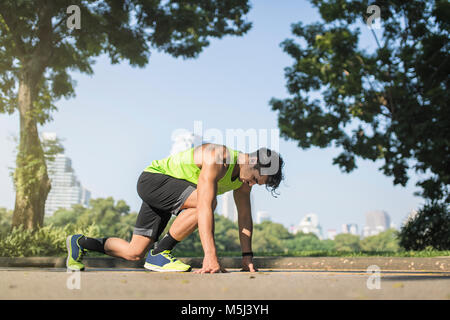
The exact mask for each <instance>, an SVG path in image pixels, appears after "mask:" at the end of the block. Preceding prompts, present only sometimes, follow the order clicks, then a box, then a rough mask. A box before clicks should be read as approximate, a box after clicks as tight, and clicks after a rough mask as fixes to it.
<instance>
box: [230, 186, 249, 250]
mask: <svg viewBox="0 0 450 320" xmlns="http://www.w3.org/2000/svg"><path fill="white" fill-rule="evenodd" d="M250 191H251V187H249V186H248V185H247V184H245V183H244V184H242V186H241V187H240V188H239V189H237V190H234V191H233V197H234V202H235V203H236V208H237V210H238V226H239V240H240V243H241V249H242V252H251V251H252V232H253V219H252V211H251V204H250Z"/></svg>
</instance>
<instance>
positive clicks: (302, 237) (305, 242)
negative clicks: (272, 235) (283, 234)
mask: <svg viewBox="0 0 450 320" xmlns="http://www.w3.org/2000/svg"><path fill="white" fill-rule="evenodd" d="M284 245H285V246H286V248H287V249H289V250H292V251H314V250H324V246H323V244H322V242H321V241H320V240H319V238H318V237H317V236H316V235H315V234H313V233H303V232H297V233H296V234H295V237H294V238H292V239H288V240H286V241H284Z"/></svg>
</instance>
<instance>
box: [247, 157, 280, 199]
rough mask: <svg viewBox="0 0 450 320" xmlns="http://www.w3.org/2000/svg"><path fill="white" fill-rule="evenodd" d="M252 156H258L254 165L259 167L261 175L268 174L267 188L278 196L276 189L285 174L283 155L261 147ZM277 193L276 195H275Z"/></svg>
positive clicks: (256, 167)
mask: <svg viewBox="0 0 450 320" xmlns="http://www.w3.org/2000/svg"><path fill="white" fill-rule="evenodd" d="M250 156H251V157H256V163H255V165H254V166H253V168H254V169H257V170H258V172H259V174H260V175H266V176H268V179H267V183H266V189H267V190H269V188H270V190H269V191H270V192H271V193H272V196H274V197H275V198H276V195H279V193H276V189H277V188H278V187H279V185H280V183H281V180H283V179H284V176H283V166H284V161H283V158H281V156H280V155H279V154H278V153H276V152H275V151H272V150H270V149H267V148H260V149H258V150H256V151H255V152H253V153H251V154H250ZM275 194H276V195H275Z"/></svg>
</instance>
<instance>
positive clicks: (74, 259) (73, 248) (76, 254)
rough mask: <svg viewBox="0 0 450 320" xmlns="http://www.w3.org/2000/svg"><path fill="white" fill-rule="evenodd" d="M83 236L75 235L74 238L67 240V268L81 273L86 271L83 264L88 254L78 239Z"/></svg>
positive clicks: (70, 237)
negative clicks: (84, 257)
mask: <svg viewBox="0 0 450 320" xmlns="http://www.w3.org/2000/svg"><path fill="white" fill-rule="evenodd" d="M82 236H83V235H82V234H75V235H73V236H68V237H67V239H66V245H67V260H66V266H67V268H68V269H70V270H74V271H81V270H84V264H83V263H82V262H81V260H82V259H83V256H84V255H85V253H86V250H84V249H83V248H82V247H81V246H80V245H79V244H78V239H80V238H81V237H82Z"/></svg>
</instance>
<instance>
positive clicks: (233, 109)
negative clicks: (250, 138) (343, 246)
mask: <svg viewBox="0 0 450 320" xmlns="http://www.w3.org/2000/svg"><path fill="white" fill-rule="evenodd" d="M249 20H250V21H252V22H253V28H252V29H251V30H250V31H249V33H248V34H247V35H245V36H244V37H241V38H236V37H226V38H224V39H221V40H211V44H210V46H209V47H208V48H206V49H205V50H204V52H202V53H201V54H200V56H199V58H197V59H195V60H183V59H175V58H172V57H170V56H168V55H166V54H163V53H159V52H157V51H156V50H155V51H153V52H152V55H151V58H150V63H149V64H148V65H147V66H146V67H145V68H143V69H137V68H132V67H130V66H129V65H128V64H127V63H125V62H123V63H121V64H120V65H114V66H113V65H111V64H110V63H109V60H108V59H107V58H106V57H100V58H98V59H97V63H96V64H95V66H94V68H93V69H94V75H93V76H86V75H82V74H76V73H74V74H73V77H74V79H75V80H76V81H77V85H76V97H75V98H73V99H70V100H61V101H58V102H57V103H56V105H57V107H58V111H57V112H55V113H54V115H53V118H54V121H53V122H51V123H49V124H47V125H45V126H44V127H40V131H51V132H56V133H57V134H58V136H59V137H61V138H63V139H64V146H65V149H66V154H67V155H68V156H69V157H70V158H72V163H73V167H74V169H75V172H76V174H77V175H78V177H79V179H80V181H81V182H82V184H83V185H84V186H85V187H87V188H88V189H89V190H91V192H92V195H93V197H106V196H112V197H114V198H115V199H124V200H125V201H126V202H127V203H128V204H129V205H130V206H131V209H132V210H138V209H139V206H140V200H139V197H138V195H137V193H136V181H137V178H138V176H139V174H140V172H141V171H142V169H143V168H144V167H146V166H147V165H148V164H149V163H150V162H151V161H152V160H153V159H159V158H163V157H165V156H167V154H168V153H169V151H170V147H171V135H172V133H173V132H174V131H175V130H177V129H181V128H184V129H188V130H193V125H194V121H202V124H203V130H208V129H218V130H220V131H221V132H223V133H224V134H225V131H226V130H227V129H243V130H247V129H256V130H262V129H266V130H270V129H276V128H277V114H276V113H275V112H273V111H271V109H270V106H269V104H268V102H269V100H270V99H271V98H272V97H276V98H284V97H287V91H286V88H285V83H286V81H285V79H284V70H283V69H284V68H285V67H287V66H290V65H291V64H292V60H291V58H290V57H289V56H288V55H287V54H285V53H284V52H282V50H281V48H280V46H279V44H280V43H281V42H282V41H283V40H284V39H286V38H292V35H291V34H290V24H291V23H294V22H298V21H302V22H303V23H305V24H307V23H311V22H314V21H318V20H319V15H318V13H317V10H316V9H314V8H312V7H311V5H310V4H309V2H306V1H291V0H284V1H269V0H259V1H253V8H252V10H251V12H250V14H249ZM364 29H365V28H362V34H363V38H362V46H364V47H365V48H370V47H371V46H373V45H374V40H373V38H371V37H369V36H370V34H369V32H368V30H364ZM18 125H19V119H18V115H17V113H16V114H14V115H12V116H8V115H4V114H2V115H0V150H2V153H1V154H2V156H1V157H0V206H4V207H8V208H13V206H14V190H13V186H12V182H11V178H10V177H9V171H10V170H9V169H8V168H9V167H12V166H14V155H13V152H14V148H15V145H14V142H13V141H12V139H11V136H12V135H18V130H19V127H18ZM279 148H280V153H281V155H282V156H283V158H284V160H285V162H286V166H285V176H286V180H285V182H284V183H282V185H281V187H280V189H279V192H280V193H281V195H280V196H279V197H278V198H276V199H275V198H273V197H271V196H270V193H268V192H267V191H266V190H265V188H264V187H262V186H259V187H258V186H257V187H256V188H255V190H254V200H255V202H254V203H255V208H254V209H255V210H265V211H268V212H269V214H270V215H271V217H272V220H273V221H276V222H280V223H283V224H284V225H286V226H289V225H291V224H298V223H299V221H300V220H301V218H302V217H303V216H304V215H305V214H307V213H311V212H313V213H316V214H318V216H319V221H320V224H321V225H322V228H323V230H324V231H326V230H327V229H337V230H338V231H340V230H341V225H342V224H343V223H357V224H358V225H359V227H360V228H362V227H363V225H364V221H365V217H364V214H365V213H366V212H367V211H371V210H385V211H386V212H388V214H389V215H390V216H391V219H392V221H393V222H394V223H395V224H396V225H397V226H399V225H400V223H401V221H402V220H403V219H404V218H405V217H406V216H407V214H408V213H409V211H411V210H412V209H415V208H417V207H418V206H419V205H420V204H421V203H422V200H421V199H420V198H418V197H415V196H413V192H414V191H416V190H417V188H416V187H415V182H416V181H417V177H416V176H414V175H413V174H412V177H411V179H410V181H409V183H408V185H407V186H406V187H401V186H393V184H392V179H391V178H389V177H385V176H384V175H383V174H382V173H381V172H380V171H378V167H380V166H381V162H376V163H373V162H369V161H362V160H358V161H357V165H358V167H359V168H358V169H357V170H355V171H354V172H353V173H351V174H344V173H341V172H340V170H339V168H338V167H337V166H333V165H332V159H333V157H335V156H336V155H337V154H338V153H339V150H337V149H334V148H328V149H317V148H312V149H309V150H302V149H299V148H298V147H297V144H296V142H294V141H284V140H283V139H280V144H279Z"/></svg>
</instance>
